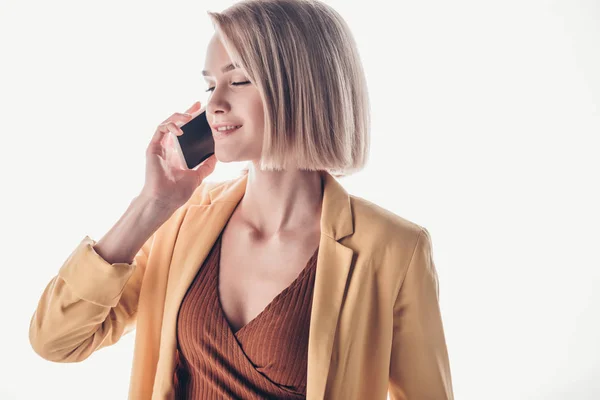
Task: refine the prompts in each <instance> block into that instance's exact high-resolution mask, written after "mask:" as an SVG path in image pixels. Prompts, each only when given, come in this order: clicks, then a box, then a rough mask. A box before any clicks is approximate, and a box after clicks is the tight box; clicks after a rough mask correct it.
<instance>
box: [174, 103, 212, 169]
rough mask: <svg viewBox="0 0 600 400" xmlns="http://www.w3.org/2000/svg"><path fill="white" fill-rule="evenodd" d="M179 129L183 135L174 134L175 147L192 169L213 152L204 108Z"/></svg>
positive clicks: (210, 132) (210, 133)
mask: <svg viewBox="0 0 600 400" xmlns="http://www.w3.org/2000/svg"><path fill="white" fill-rule="evenodd" d="M180 129H181V130H182V131H183V135H181V136H177V135H174V136H175V137H176V138H177V141H176V143H175V148H176V151H177V152H178V153H179V155H180V156H181V157H183V159H184V160H185V163H186V164H187V167H188V168H189V169H194V168H195V167H197V166H198V164H200V163H201V162H202V161H204V160H206V159H207V158H208V157H210V156H211V155H212V154H214V153H215V141H214V139H213V134H212V130H211V129H210V125H209V124H208V120H207V119H206V110H204V111H203V112H202V113H201V114H199V115H197V116H196V117H195V118H194V119H192V120H191V121H188V122H187V123H185V125H182V126H181V127H180Z"/></svg>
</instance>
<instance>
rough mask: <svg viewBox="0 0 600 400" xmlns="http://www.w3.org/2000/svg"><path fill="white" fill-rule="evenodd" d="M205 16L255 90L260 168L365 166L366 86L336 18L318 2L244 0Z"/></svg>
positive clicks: (344, 169)
mask: <svg viewBox="0 0 600 400" xmlns="http://www.w3.org/2000/svg"><path fill="white" fill-rule="evenodd" d="M208 15H209V18H210V19H211V21H212V23H213V26H214V29H215V34H216V35H217V36H218V37H219V39H220V40H221V42H222V43H223V46H224V47H225V49H226V51H227V53H228V55H229V56H230V58H231V60H232V62H233V63H234V64H237V65H238V66H240V67H241V68H242V69H243V70H245V73H246V74H248V79H249V80H250V81H251V82H252V84H254V85H255V86H256V87H257V88H258V90H259V93H260V96H261V99H262V102H263V108H264V115H265V121H264V126H265V135H264V140H263V146H262V155H261V160H260V168H261V170H272V171H273V170H274V171H281V170H286V169H294V168H295V169H303V170H312V171H319V170H325V171H328V172H329V173H330V174H331V175H333V176H335V177H343V176H347V175H350V174H352V173H355V172H358V171H359V170H361V169H363V168H364V166H365V164H366V162H367V157H368V153H369V147H370V132H369V130H370V109H369V97H368V92H367V84H366V78H365V74H364V71H363V66H362V63H361V60H360V57H359V54H358V49H357V47H356V43H355V41H354V38H353V36H352V33H351V32H350V29H349V27H348V25H347V24H346V22H345V21H344V20H343V19H342V17H341V16H340V14H338V13H337V12H336V11H335V10H334V9H333V8H331V7H330V6H328V5H326V4H324V3H322V2H320V1H316V0H244V1H241V2H239V3H235V4H234V5H233V6H231V7H229V8H227V9H226V10H224V11H223V12H220V13H218V12H211V11H209V12H208ZM247 168H248V167H246V168H245V169H244V171H245V172H243V173H247Z"/></svg>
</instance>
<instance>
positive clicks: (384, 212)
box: [350, 195, 426, 241]
mask: <svg viewBox="0 0 600 400" xmlns="http://www.w3.org/2000/svg"><path fill="white" fill-rule="evenodd" d="M350 204H351V206H352V214H353V216H354V225H355V226H354V229H355V233H360V232H364V233H369V234H371V235H373V236H376V237H377V239H379V240H385V239H388V240H396V241H397V240H400V241H406V240H407V239H408V240H409V241H410V240H412V239H415V238H416V237H417V236H419V235H420V234H421V233H422V232H423V231H426V230H425V228H424V227H423V226H421V225H419V224H417V223H416V222H414V221H411V220H409V219H407V218H404V217H402V216H400V215H398V214H396V213H394V212H392V211H390V210H388V209H386V208H383V207H381V206H379V205H377V204H375V203H372V202H370V201H369V200H366V199H364V198H362V197H359V196H356V195H350Z"/></svg>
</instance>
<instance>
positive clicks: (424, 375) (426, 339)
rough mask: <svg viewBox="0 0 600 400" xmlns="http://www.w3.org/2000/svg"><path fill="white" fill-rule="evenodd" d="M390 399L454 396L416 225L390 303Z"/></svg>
mask: <svg viewBox="0 0 600 400" xmlns="http://www.w3.org/2000/svg"><path fill="white" fill-rule="evenodd" d="M388 394H389V398H390V399H391V400H453V399H454V395H453V390H452V380H451V374H450V363H449V359H448V351H447V348H446V340H445V336H444V329H443V325H442V317H441V313H440V307H439V286H438V276H437V272H436V268H435V264H434V261H433V255H432V245H431V237H430V235H429V232H428V231H427V229H425V228H423V227H421V231H420V233H419V236H418V238H417V243H416V245H415V248H414V251H413V255H412V258H411V260H410V262H409V265H408V268H407V270H406V274H405V277H404V280H403V282H402V283H401V285H400V289H399V292H398V296H397V298H396V301H395V303H394V331H393V339H392V354H391V361H390V379H389V391H388Z"/></svg>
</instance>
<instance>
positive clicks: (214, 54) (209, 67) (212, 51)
mask: <svg viewBox="0 0 600 400" xmlns="http://www.w3.org/2000/svg"><path fill="white" fill-rule="evenodd" d="M229 64H231V58H230V57H229V54H227V51H226V50H225V46H223V43H222V42H221V40H220V39H219V37H218V36H217V35H216V34H214V35H213V37H212V38H211V39H210V42H209V43H208V46H207V48H206V57H205V62H204V70H203V71H202V72H203V75H205V73H206V74H208V75H210V76H216V75H220V74H222V73H225V72H228V71H225V72H224V71H222V70H221V69H222V68H223V67H225V66H228V65H229ZM230 70H231V69H230Z"/></svg>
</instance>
